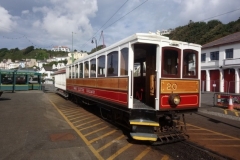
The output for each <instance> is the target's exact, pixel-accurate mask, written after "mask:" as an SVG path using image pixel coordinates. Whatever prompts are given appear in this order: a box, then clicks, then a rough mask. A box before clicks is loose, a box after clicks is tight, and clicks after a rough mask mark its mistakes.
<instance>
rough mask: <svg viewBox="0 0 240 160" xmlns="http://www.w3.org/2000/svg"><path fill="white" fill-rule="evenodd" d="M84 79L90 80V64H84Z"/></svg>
mask: <svg viewBox="0 0 240 160" xmlns="http://www.w3.org/2000/svg"><path fill="white" fill-rule="evenodd" d="M84 78H89V62H85V63H84Z"/></svg>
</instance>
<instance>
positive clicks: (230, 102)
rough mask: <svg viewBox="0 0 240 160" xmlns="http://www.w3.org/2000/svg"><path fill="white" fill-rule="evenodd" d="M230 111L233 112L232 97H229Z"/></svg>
mask: <svg viewBox="0 0 240 160" xmlns="http://www.w3.org/2000/svg"><path fill="white" fill-rule="evenodd" d="M228 109H229V110H233V100H232V96H231V95H230V96H229V103H228Z"/></svg>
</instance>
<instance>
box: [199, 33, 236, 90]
mask: <svg viewBox="0 0 240 160" xmlns="http://www.w3.org/2000/svg"><path fill="white" fill-rule="evenodd" d="M239 70H240V32H236V33H234V34H231V35H228V36H225V37H223V38H220V39H217V40H215V41H212V42H210V43H207V44H205V45H203V46H202V53H201V85H202V90H203V91H210V92H227V93H240V87H239V86H240V85H239V83H240V82H239Z"/></svg>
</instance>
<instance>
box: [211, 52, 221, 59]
mask: <svg viewBox="0 0 240 160" xmlns="http://www.w3.org/2000/svg"><path fill="white" fill-rule="evenodd" d="M210 58H211V61H214V60H219V51H215V52H210Z"/></svg>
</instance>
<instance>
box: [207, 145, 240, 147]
mask: <svg viewBox="0 0 240 160" xmlns="http://www.w3.org/2000/svg"><path fill="white" fill-rule="evenodd" d="M207 146H212V147H240V145H207Z"/></svg>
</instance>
